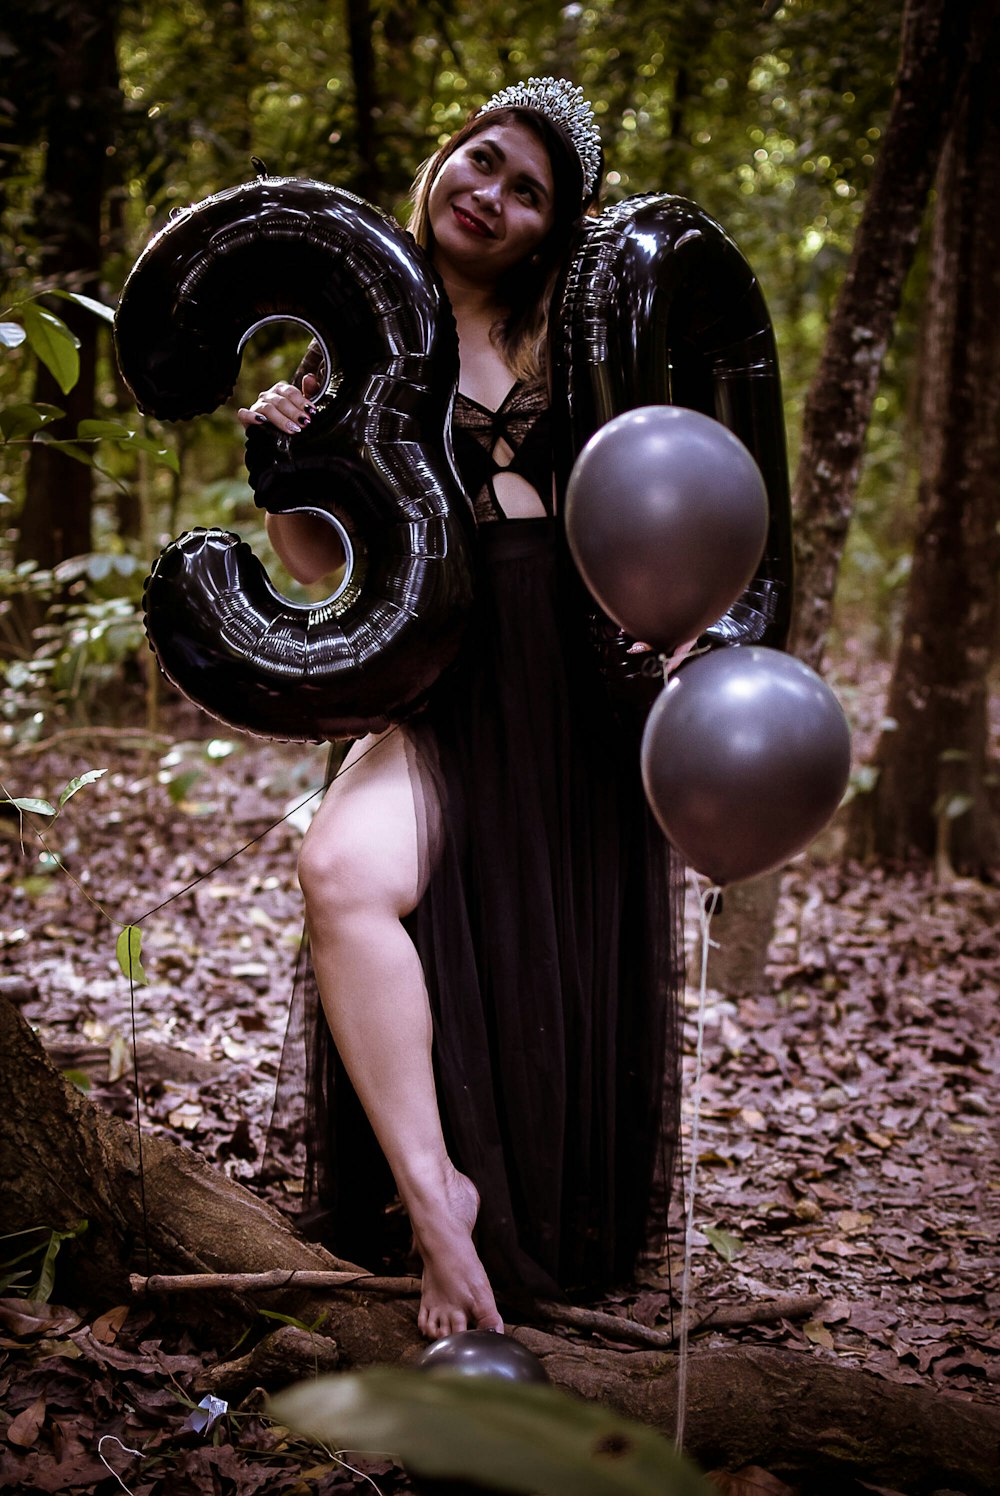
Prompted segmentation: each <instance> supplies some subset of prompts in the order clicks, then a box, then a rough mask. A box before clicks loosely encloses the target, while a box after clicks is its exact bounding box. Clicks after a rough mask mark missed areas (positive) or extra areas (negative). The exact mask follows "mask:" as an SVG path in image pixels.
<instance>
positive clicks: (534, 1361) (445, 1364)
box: [414, 1330, 548, 1382]
mask: <svg viewBox="0 0 1000 1496" xmlns="http://www.w3.org/2000/svg"><path fill="white" fill-rule="evenodd" d="M414 1365H415V1366H417V1367H419V1369H420V1370H421V1371H433V1372H438V1371H441V1372H444V1371H446V1372H449V1373H451V1374H452V1375H454V1374H455V1373H458V1375H460V1376H470V1377H500V1378H501V1379H502V1380H503V1381H507V1382H547V1381H548V1377H547V1376H546V1374H545V1369H544V1367H543V1366H542V1363H541V1361H539V1359H538V1357H537V1356H535V1355H533V1354H532V1352H531V1351H529V1350H528V1348H527V1347H526V1346H523V1345H521V1344H520V1343H519V1342H518V1341H517V1340H512V1339H511V1338H510V1336H509V1335H497V1334H496V1333H495V1332H494V1331H493V1330H464V1331H463V1332H462V1333H461V1334H458V1335H446V1336H445V1337H444V1339H443V1340H435V1341H434V1342H433V1344H432V1345H429V1346H427V1347H426V1348H425V1349H424V1350H422V1351H421V1352H420V1355H419V1356H418V1357H417V1359H416V1361H415V1362H414Z"/></svg>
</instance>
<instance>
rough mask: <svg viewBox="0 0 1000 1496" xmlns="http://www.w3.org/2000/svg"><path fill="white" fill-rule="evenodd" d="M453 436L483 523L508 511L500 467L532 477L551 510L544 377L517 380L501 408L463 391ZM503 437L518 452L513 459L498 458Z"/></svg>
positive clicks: (463, 474) (464, 478)
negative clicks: (500, 492)
mask: <svg viewBox="0 0 1000 1496" xmlns="http://www.w3.org/2000/svg"><path fill="white" fill-rule="evenodd" d="M451 436H452V442H453V445H454V448H455V461H456V463H457V465H458V471H459V473H460V475H461V478H462V482H463V484H464V485H465V488H466V491H467V493H468V494H469V495H470V497H471V498H472V501H473V506H474V508H475V512H476V521H477V523H478V524H485V523H487V522H489V521H491V520H502V519H505V518H506V517H507V516H506V515H505V514H504V511H503V508H502V506H501V504H500V501H499V500H498V498H497V495H496V488H495V487H494V480H495V479H496V476H497V474H498V473H516V474H517V475H518V477H520V478H523V479H524V480H525V482H527V483H530V484H531V486H532V488H533V489H534V490H535V492H536V493H537V494H538V496H539V498H540V499H541V501H542V504H543V506H544V508H545V512H546V513H547V514H551V512H552V441H551V434H550V429H549V397H548V392H547V391H546V388H545V385H544V384H543V383H542V382H540V381H539V382H538V383H535V384H523V383H521V382H520V381H518V382H517V383H516V384H513V385H512V386H511V388H510V390H509V391H508V392H507V394H506V396H505V397H504V399H503V401H502V403H501V404H500V406H499V408H498V409H497V410H490V409H489V408H488V407H487V406H485V405H480V404H479V402H478V400H473V399H472V397H471V396H469V395H463V394H462V393H461V392H460V393H459V394H458V396H457V397H456V400H455V414H454V417H453V419H452V427H451ZM503 442H505V443H506V444H507V446H508V447H509V448H510V450H511V451H512V452H513V454H514V455H513V457H512V458H511V459H510V461H509V462H501V461H498V459H497V456H496V451H497V447H498V446H499V445H500V444H501V443H503Z"/></svg>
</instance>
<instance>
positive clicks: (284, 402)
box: [236, 375, 318, 436]
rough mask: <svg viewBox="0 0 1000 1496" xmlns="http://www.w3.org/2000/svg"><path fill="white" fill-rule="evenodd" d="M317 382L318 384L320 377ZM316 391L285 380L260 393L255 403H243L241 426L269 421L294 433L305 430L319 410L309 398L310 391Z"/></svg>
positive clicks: (238, 414) (281, 428)
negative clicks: (306, 389) (298, 386)
mask: <svg viewBox="0 0 1000 1496" xmlns="http://www.w3.org/2000/svg"><path fill="white" fill-rule="evenodd" d="M309 378H311V376H308V375H307V379H309ZM313 382H314V383H316V384H318V381H313ZM303 383H305V381H303ZM313 393H314V391H313V390H309V391H308V392H306V393H304V392H303V391H302V390H300V389H298V388H297V387H296V386H295V385H294V384H287V383H286V382H285V381H284V380H282V381H280V382H279V383H278V384H275V385H272V386H271V388H270V389H269V390H264V391H263V392H262V393H261V394H260V395H258V396H257V398H256V400H255V401H254V402H253V404H252V405H251V406H249V407H248V406H243V407H242V408H241V409H240V410H238V411H237V413H236V414H237V419H238V420H239V422H240V424H241V426H245V427H249V426H263V425H265V424H268V423H269V424H270V425H272V426H276V427H277V428H278V430H279V431H284V432H286V433H287V434H288V435H289V436H294V435H295V434H296V432H299V431H303V430H304V429H305V428H306V427H307V426H308V425H309V422H310V420H311V419H312V417H313V416H314V415H315V414H316V408H315V406H314V405H312V403H311V402H310V399H309V395H311V394H313Z"/></svg>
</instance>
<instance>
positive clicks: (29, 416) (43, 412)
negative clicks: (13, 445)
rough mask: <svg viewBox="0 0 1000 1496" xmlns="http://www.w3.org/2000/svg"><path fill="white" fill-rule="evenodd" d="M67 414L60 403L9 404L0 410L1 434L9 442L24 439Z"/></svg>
mask: <svg viewBox="0 0 1000 1496" xmlns="http://www.w3.org/2000/svg"><path fill="white" fill-rule="evenodd" d="M65 414H66V412H65V411H64V410H60V409H59V407H58V405H45V404H32V405H27V404H21V405H7V406H5V407H4V409H3V410H0V434H2V435H3V439H4V441H7V442H15V441H23V440H24V438H25V437H26V436H31V435H32V433H33V432H35V431H38V430H39V429H40V428H41V427H42V426H47V425H48V423H49V422H50V421H57V420H58V419H59V417H60V416H63V415H65Z"/></svg>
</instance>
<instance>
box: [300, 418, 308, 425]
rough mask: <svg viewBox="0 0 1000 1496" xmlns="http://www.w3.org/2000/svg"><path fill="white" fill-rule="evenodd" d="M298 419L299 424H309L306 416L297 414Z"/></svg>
mask: <svg viewBox="0 0 1000 1496" xmlns="http://www.w3.org/2000/svg"><path fill="white" fill-rule="evenodd" d="M299 421H300V423H301V425H303V426H308V425H309V417H308V416H299Z"/></svg>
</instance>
